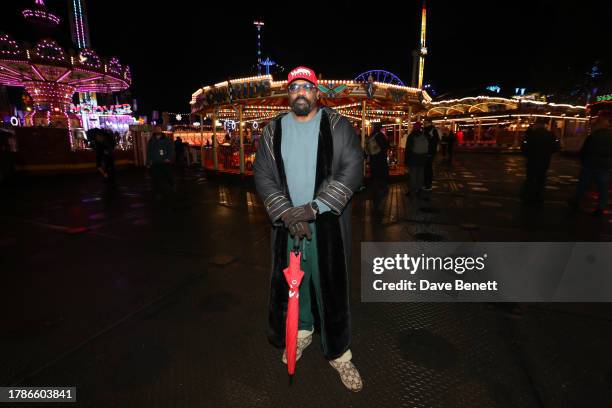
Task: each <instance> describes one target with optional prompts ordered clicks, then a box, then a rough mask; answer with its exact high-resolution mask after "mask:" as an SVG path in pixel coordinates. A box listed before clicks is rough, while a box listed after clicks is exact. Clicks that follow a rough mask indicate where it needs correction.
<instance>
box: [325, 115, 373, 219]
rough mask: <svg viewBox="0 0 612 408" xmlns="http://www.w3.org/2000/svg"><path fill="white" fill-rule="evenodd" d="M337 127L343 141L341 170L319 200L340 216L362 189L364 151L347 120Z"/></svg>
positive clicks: (341, 144)
mask: <svg viewBox="0 0 612 408" xmlns="http://www.w3.org/2000/svg"><path fill="white" fill-rule="evenodd" d="M337 126H338V130H337V132H338V133H339V136H338V137H339V138H340V139H341V143H340V148H341V152H340V155H339V160H340V164H339V167H338V168H339V170H338V171H337V173H336V174H334V177H333V179H332V180H331V181H330V182H329V183H328V184H327V186H325V188H323V189H322V190H321V191H320V192H319V194H318V196H317V200H319V201H321V202H323V203H324V204H325V205H326V206H328V207H329V209H330V210H331V212H332V213H333V214H335V215H340V214H342V211H343V210H344V207H346V205H347V204H348V202H349V200H350V199H351V197H352V196H353V193H354V192H355V191H356V190H357V189H358V188H359V187H361V182H362V179H363V151H362V149H361V144H360V143H359V138H358V137H356V136H355V132H354V131H353V127H352V126H351V124H350V122H349V121H348V120H346V118H342V119H341V120H340V121H339V122H338V124H337Z"/></svg>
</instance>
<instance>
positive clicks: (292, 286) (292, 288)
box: [283, 238, 304, 380]
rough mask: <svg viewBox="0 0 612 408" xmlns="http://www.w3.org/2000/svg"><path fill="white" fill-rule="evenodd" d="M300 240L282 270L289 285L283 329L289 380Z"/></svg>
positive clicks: (292, 365) (292, 364)
mask: <svg viewBox="0 0 612 408" xmlns="http://www.w3.org/2000/svg"><path fill="white" fill-rule="evenodd" d="M299 245H300V240H299V238H296V240H295V246H294V248H293V251H291V254H290V255H289V266H288V267H287V268H285V269H284V270H283V273H284V274H285V279H286V280H287V284H288V285H289V302H288V304H287V322H286V329H285V349H286V353H287V372H288V373H289V379H290V380H291V378H292V376H293V374H294V373H295V354H296V350H297V334H298V314H299V310H300V301H299V299H300V283H301V282H302V278H303V277H304V271H302V270H301V269H300V259H301V257H302V255H301V254H300V249H299V248H300V246H299Z"/></svg>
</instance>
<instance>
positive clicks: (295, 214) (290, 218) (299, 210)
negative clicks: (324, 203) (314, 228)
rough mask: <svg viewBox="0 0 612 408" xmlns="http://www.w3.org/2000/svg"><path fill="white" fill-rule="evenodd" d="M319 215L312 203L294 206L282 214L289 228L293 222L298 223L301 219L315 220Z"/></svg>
mask: <svg viewBox="0 0 612 408" xmlns="http://www.w3.org/2000/svg"><path fill="white" fill-rule="evenodd" d="M316 217H317V213H316V212H315V210H314V209H313V208H312V206H311V205H310V203H306V204H304V205H300V206H299V207H293V208H291V209H290V210H289V211H287V212H286V213H284V214H283V215H282V217H281V218H282V220H283V222H284V223H285V227H286V228H289V227H291V226H292V225H293V224H296V223H298V222H300V221H305V222H308V221H314V219H315V218H316Z"/></svg>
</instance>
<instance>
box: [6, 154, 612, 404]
mask: <svg viewBox="0 0 612 408" xmlns="http://www.w3.org/2000/svg"><path fill="white" fill-rule="evenodd" d="M577 174H578V167H577V164H576V163H575V161H574V160H573V159H569V158H558V159H556V160H555V161H554V163H553V168H552V172H551V179H550V183H549V187H548V189H547V196H546V202H545V204H544V206H543V207H542V208H541V209H532V208H524V207H521V206H520V203H519V201H518V199H517V194H518V191H519V189H520V183H521V182H522V179H523V177H524V172H523V167H522V159H521V158H520V157H519V156H512V155H487V154H472V155H469V154H465V155H459V156H458V160H457V162H456V164H455V166H454V167H453V168H448V167H444V166H439V168H438V169H437V182H436V186H435V190H434V194H433V197H432V201H431V203H423V204H419V205H413V204H411V203H409V202H408V201H407V200H406V199H405V196H404V191H405V187H404V186H403V185H402V184H399V183H398V184H394V185H393V186H392V188H391V191H390V193H389V195H388V197H387V198H386V199H385V201H383V203H382V204H381V206H380V209H381V210H382V211H380V212H379V211H374V208H373V205H372V201H371V200H370V196H369V194H368V192H367V191H366V192H363V193H360V194H358V195H356V197H355V200H354V206H355V207H354V219H353V229H354V233H355V236H354V242H353V243H354V249H355V251H357V250H358V249H359V243H360V242H361V241H366V240H367V241H371V240H379V241H410V240H443V241H472V240H473V241H516V240H522V241H568V240H569V241H576V240H578V241H609V240H610V238H611V237H612V223H611V222H610V219H609V218H604V219H601V220H596V219H593V218H592V217H591V216H590V215H589V214H588V213H587V212H586V210H585V212H584V213H578V214H574V213H571V212H569V211H568V209H567V208H566V206H565V202H564V201H565V199H566V198H567V197H568V196H569V195H570V194H571V193H572V191H573V189H574V187H575V183H576V177H577ZM177 190H178V193H177V196H176V200H175V202H174V203H173V204H172V205H169V206H164V205H160V204H156V203H154V202H153V201H152V200H151V197H150V192H149V187H148V180H146V179H145V177H144V173H143V172H142V171H138V170H130V171H125V172H120V173H119V189H118V190H117V191H115V192H111V191H107V190H105V189H104V188H103V187H102V186H100V184H99V183H98V180H97V179H96V178H95V176H94V175H80V176H70V177H54V178H45V179H35V180H28V181H27V182H25V183H24V184H23V185H22V186H20V187H18V188H16V189H13V190H8V191H2V200H0V210H2V212H1V215H0V270H1V271H2V272H3V273H2V278H3V285H2V286H1V287H0V307H1V310H3V311H4V313H3V318H2V320H3V323H2V329H1V332H0V346H1V347H0V384H2V385H32V386H35V385H44V386H49V385H58V386H59V385H62V386H66V385H71V386H76V387H78V399H79V402H78V403H77V404H69V406H72V407H76V406H79V407H103V408H107V407H130V408H134V407H148V408H153V407H189V408H191V407H240V408H242V407H272V406H286V407H306V406H308V407H312V406H332V405H334V406H342V407H345V406H346V407H362V406H363V407H366V406H368V407H370V406H372V407H400V406H401V407H555V408H556V407H604V406H612V368H611V367H612V352H611V351H610V350H611V348H610V343H611V341H612V317H611V316H612V314H611V312H612V307H610V305H608V304H599V305H596V304H572V305H569V304H537V305H536V304H532V305H528V306H527V311H526V313H525V315H524V316H523V317H522V318H518V319H517V318H513V317H509V316H508V314H507V313H506V312H507V309H506V308H502V307H500V306H499V305H497V306H496V305H487V304H415V303H412V304H366V303H360V299H359V293H360V288H359V282H360V279H359V271H358V270H357V268H356V267H355V268H353V271H352V281H353V287H352V304H353V327H354V334H353V336H354V339H353V345H352V349H353V352H354V356H355V357H354V362H355V363H356V365H357V366H358V367H359V368H360V370H361V373H362V375H363V378H364V383H365V388H364V390H363V392H361V393H359V394H351V393H349V392H347V391H345V389H344V388H343V387H342V385H341V383H340V381H339V380H338V378H337V377H336V374H335V372H334V371H333V370H332V369H331V368H330V367H329V365H328V364H327V362H326V361H325V360H324V358H323V357H322V354H321V351H320V348H319V347H318V339H315V343H313V346H311V347H310V348H309V349H307V351H305V353H304V356H303V358H302V359H301V360H300V361H299V363H298V372H297V377H296V381H295V383H294V385H293V386H292V387H291V388H289V387H288V384H287V376H286V373H285V366H284V365H283V364H282V363H281V362H280V352H279V351H278V350H276V349H274V348H272V347H271V346H269V345H268V344H267V342H266V339H265V334H264V329H265V320H266V314H265V312H266V297H267V292H266V290H267V279H268V274H269V259H268V249H269V242H268V224H267V218H266V216H265V214H264V213H263V209H262V207H261V203H260V201H259V200H258V198H257V197H256V195H255V193H254V189H253V188H252V186H251V185H250V184H249V183H248V182H246V183H241V182H238V181H235V180H234V181H232V180H222V179H217V180H208V179H207V178H206V177H205V176H204V175H203V174H202V173H201V172H200V171H198V170H197V169H196V170H192V171H190V172H187V173H186V174H185V175H183V176H181V177H179V178H178V179H177ZM590 205H591V206H592V204H590ZM355 266H356V265H355ZM5 405H6V404H5ZM0 406H2V404H0ZM18 406H19V407H26V406H36V407H41V406H46V405H45V404H36V405H28V404H19V405H18ZM49 406H53V407H58V406H61V404H59V405H58V404H49Z"/></svg>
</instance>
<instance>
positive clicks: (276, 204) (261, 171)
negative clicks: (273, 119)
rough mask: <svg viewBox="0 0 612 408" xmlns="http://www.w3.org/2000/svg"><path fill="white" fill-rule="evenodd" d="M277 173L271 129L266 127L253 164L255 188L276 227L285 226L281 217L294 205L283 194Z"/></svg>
mask: <svg viewBox="0 0 612 408" xmlns="http://www.w3.org/2000/svg"><path fill="white" fill-rule="evenodd" d="M275 171H276V160H275V158H274V154H273V153H272V141H271V137H270V129H269V127H266V130H265V131H264V134H263V135H262V137H261V142H260V143H259V148H258V149H257V153H256V154H255V162H254V163H253V177H254V180H255V188H256V189H257V193H258V194H259V197H260V198H261V200H262V201H263V203H264V207H265V209H266V212H267V213H268V216H269V217H270V221H272V224H273V225H275V226H281V225H283V222H282V220H281V219H280V218H281V216H282V215H283V214H284V213H285V212H287V211H288V210H289V209H290V208H291V207H293V205H292V204H291V200H289V198H288V197H287V195H286V194H285V193H284V192H283V188H282V186H281V185H280V184H279V183H278V182H277V181H276V180H277V179H276V178H275V177H274V172H275Z"/></svg>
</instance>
